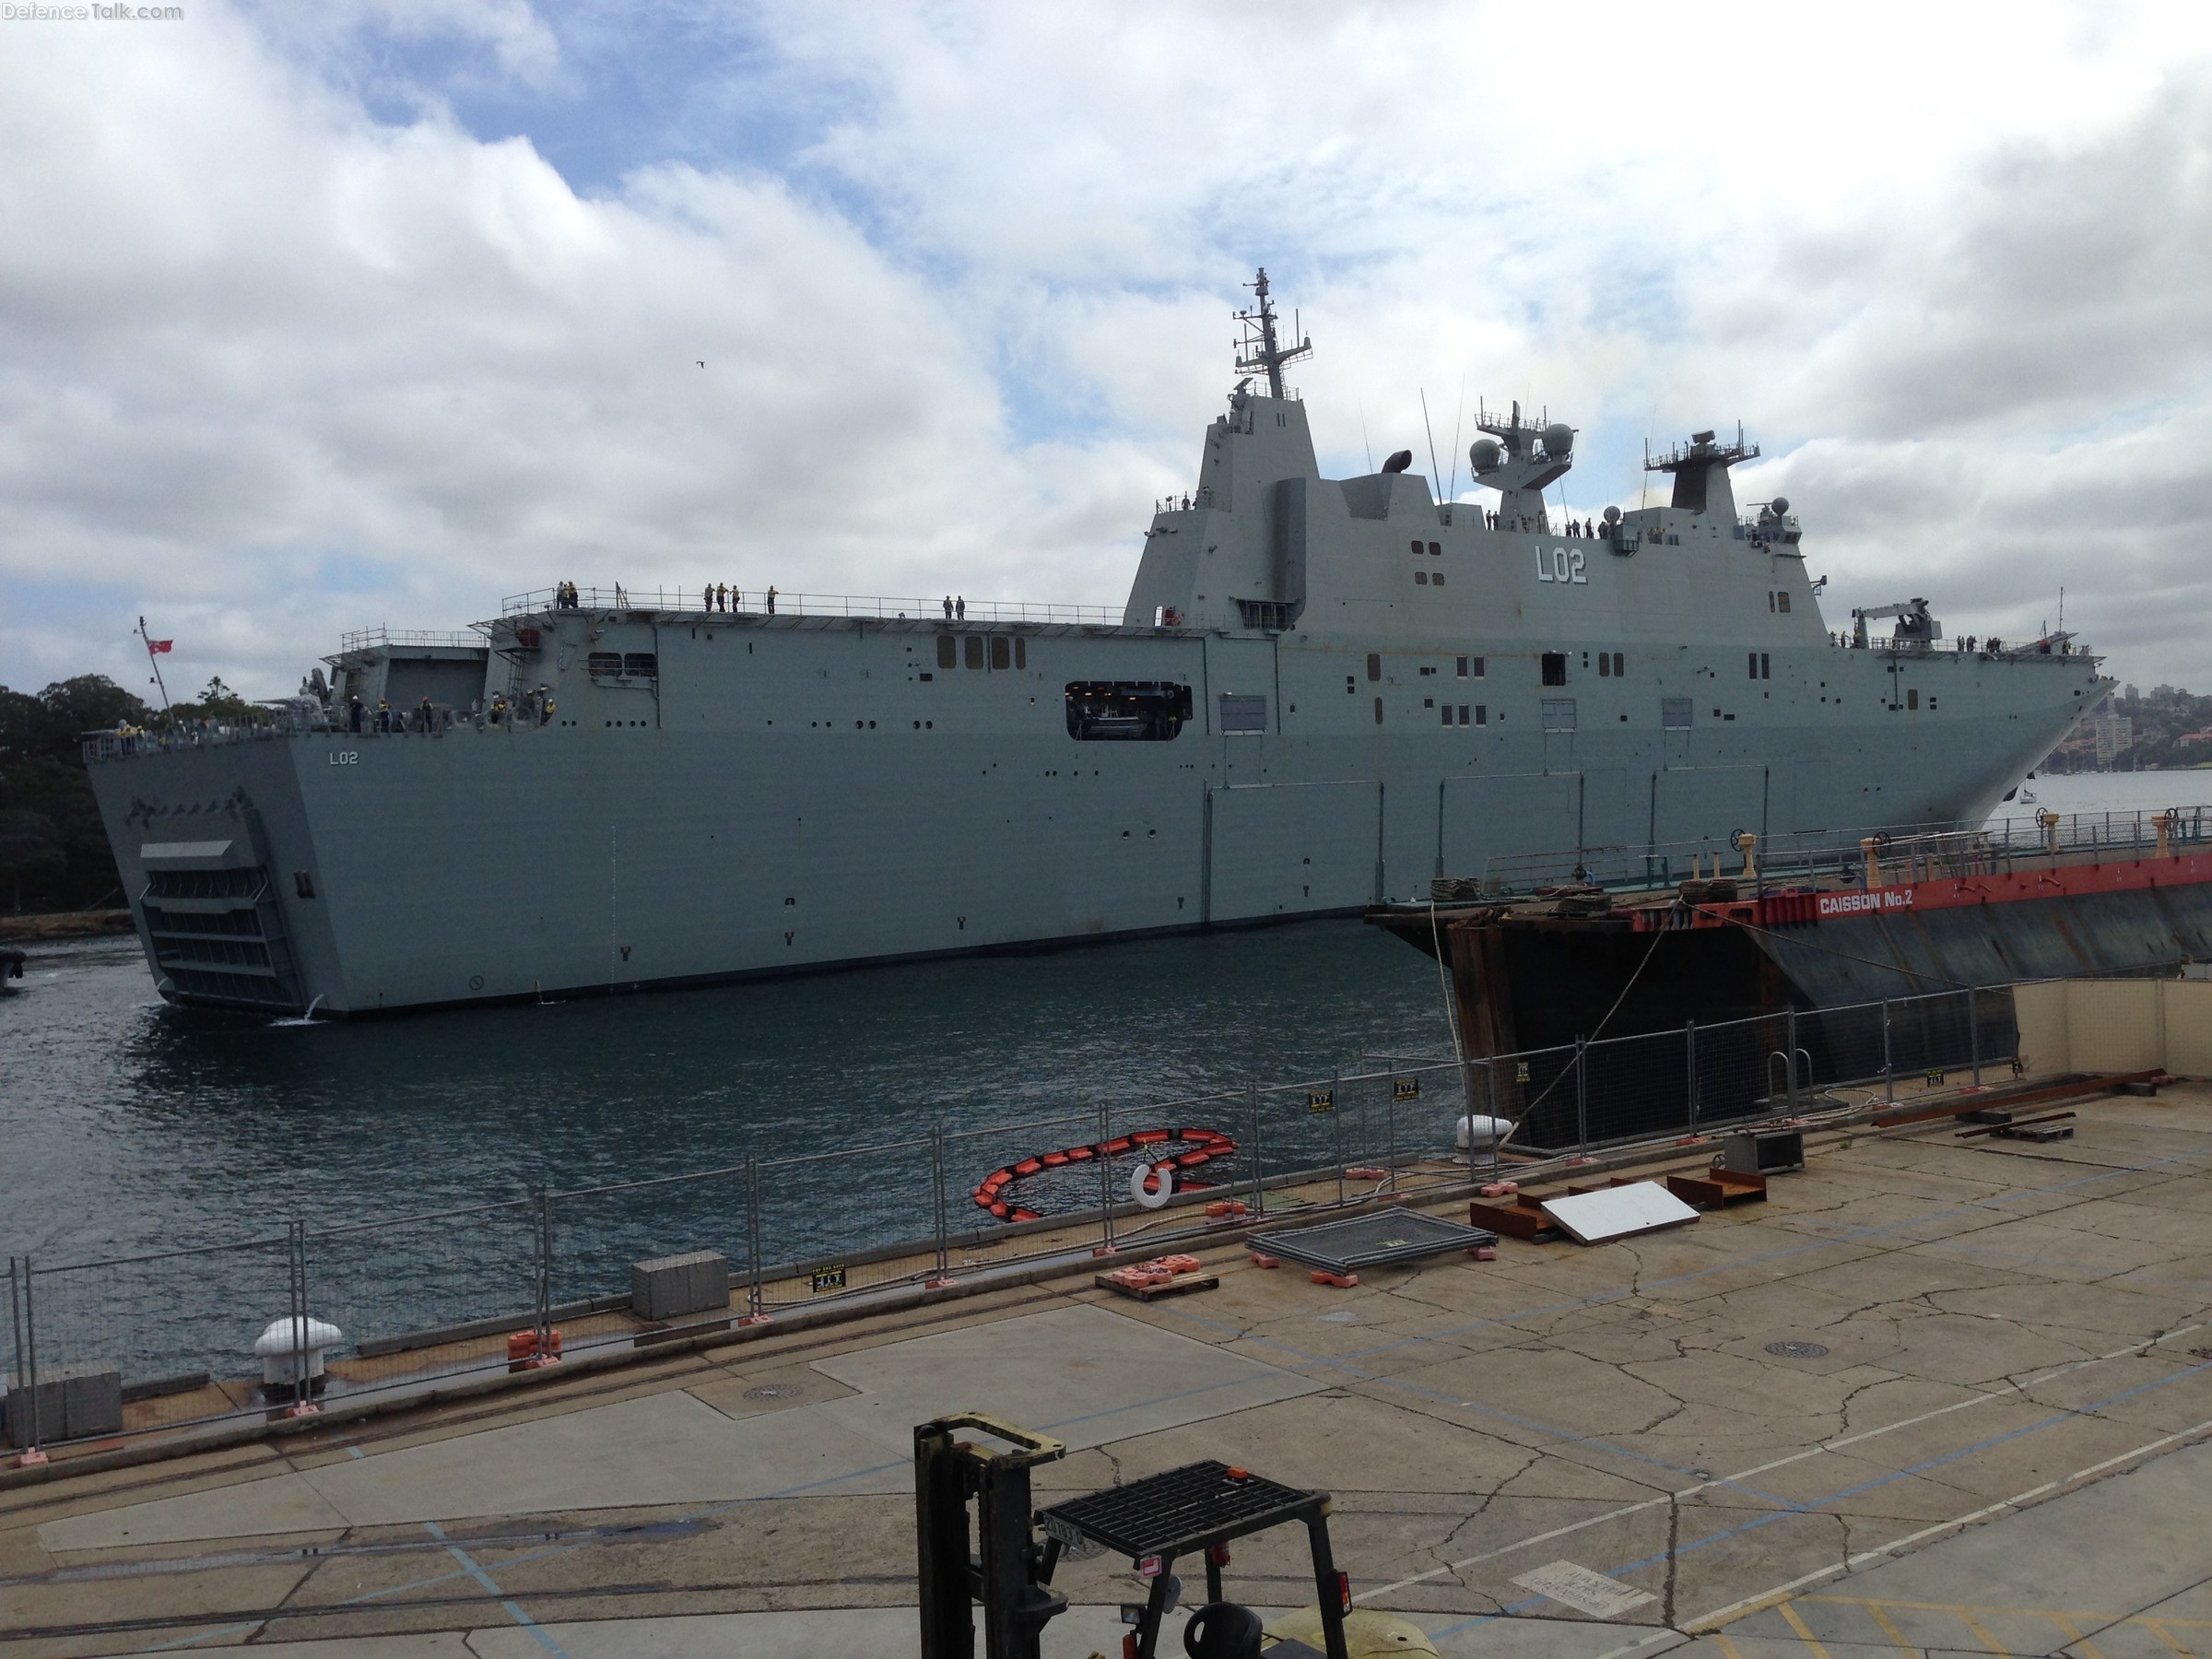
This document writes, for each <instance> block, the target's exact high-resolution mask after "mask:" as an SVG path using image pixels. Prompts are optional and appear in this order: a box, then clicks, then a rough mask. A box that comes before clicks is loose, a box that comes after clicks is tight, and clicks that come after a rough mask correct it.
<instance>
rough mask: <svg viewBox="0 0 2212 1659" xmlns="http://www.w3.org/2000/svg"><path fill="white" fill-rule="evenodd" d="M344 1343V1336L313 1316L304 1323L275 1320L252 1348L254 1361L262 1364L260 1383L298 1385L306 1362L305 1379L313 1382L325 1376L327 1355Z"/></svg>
mask: <svg viewBox="0 0 2212 1659" xmlns="http://www.w3.org/2000/svg"><path fill="white" fill-rule="evenodd" d="M345 1340H346V1333H345V1332H343V1331H341V1330H339V1329H338V1327H337V1326H336V1325H335V1324H331V1323H330V1322H329V1321H328V1320H326V1319H317V1318H315V1317H314V1315H312V1313H311V1314H309V1315H308V1316H307V1318H306V1319H304V1320H300V1319H296V1318H294V1317H292V1316H291V1315H287V1316H286V1317H284V1318H282V1319H272V1320H271V1321H269V1328H268V1329H267V1330H265V1331H264V1332H262V1334H261V1336H260V1339H259V1340H258V1341H256V1342H255V1343H254V1344H253V1357H254V1358H255V1359H258V1360H260V1361H261V1380H262V1381H263V1382H299V1381H300V1365H301V1362H302V1361H304V1362H305V1365H306V1375H307V1377H308V1379H309V1380H310V1381H312V1380H313V1379H314V1378H316V1377H319V1376H321V1375H322V1374H323V1355H324V1350H325V1349H328V1348H334V1347H337V1346H338V1344H340V1343H341V1342H344V1341H345Z"/></svg>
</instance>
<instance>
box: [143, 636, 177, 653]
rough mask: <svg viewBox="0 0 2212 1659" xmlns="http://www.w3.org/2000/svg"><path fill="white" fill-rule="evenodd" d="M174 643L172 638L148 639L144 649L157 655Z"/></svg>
mask: <svg viewBox="0 0 2212 1659" xmlns="http://www.w3.org/2000/svg"><path fill="white" fill-rule="evenodd" d="M175 643H176V641H174V640H148V641H147V642H146V649H147V652H148V653H150V654H151V655H154V656H159V655H160V654H161V653H163V652H165V651H167V650H168V649H169V648H170V647H171V646H172V645H174V644H175Z"/></svg>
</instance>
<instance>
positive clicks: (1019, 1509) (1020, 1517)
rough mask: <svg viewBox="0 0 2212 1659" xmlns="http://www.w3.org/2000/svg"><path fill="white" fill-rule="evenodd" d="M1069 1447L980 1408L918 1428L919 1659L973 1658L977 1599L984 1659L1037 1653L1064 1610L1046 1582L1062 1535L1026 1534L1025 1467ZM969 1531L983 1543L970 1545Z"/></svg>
mask: <svg viewBox="0 0 2212 1659" xmlns="http://www.w3.org/2000/svg"><path fill="white" fill-rule="evenodd" d="M961 1429H975V1430H982V1432H983V1433H984V1434H987V1435H989V1436H991V1437H992V1438H993V1439H994V1440H998V1441H1006V1443H1007V1445H1008V1446H1010V1447H1012V1448H1013V1450H1011V1451H995V1450H994V1449H992V1448H991V1447H988V1446H983V1445H979V1444H977V1443H976V1442H975V1441H964V1440H960V1439H959V1438H958V1435H957V1432H956V1431H957V1430H961ZM1066 1453H1067V1448H1066V1447H1065V1445H1063V1444H1062V1443H1061V1442H1060V1441H1056V1440H1053V1438H1052V1437H1051V1436H1049V1435H1043V1434H1037V1433H1033V1432H1032V1431H1030V1430H1027V1429H1018V1428H1017V1427H1015V1426H1014V1425H1013V1424H1012V1423H1005V1422H1001V1421H999V1420H998V1419H997V1418H991V1417H986V1416H984V1415H983V1414H982V1413H981V1412H973V1411H965V1412H956V1413H954V1414H952V1415H951V1416H948V1417H942V1418H936V1419H935V1421H933V1422H927V1423H923V1424H920V1425H918V1426H917V1427H916V1428H915V1430H914V1503H915V1508H916V1511H917V1520H918V1522H919V1525H918V1526H917V1528H916V1532H917V1535H918V1538H919V1542H920V1549H921V1562H920V1572H919V1588H920V1590H921V1599H922V1659H973V1656H974V1653H975V1619H974V1614H973V1612H972V1611H971V1609H972V1608H973V1606H974V1605H975V1604H976V1603H977V1602H979V1601H980V1602H981V1603H982V1606H983V1653H984V1655H985V1659H1039V1646H1038V1639H1039V1636H1040V1635H1041V1632H1042V1631H1043V1630H1044V1627H1045V1625H1046V1624H1047V1623H1049V1622H1050V1621H1051V1620H1052V1619H1053V1618H1057V1617H1058V1616H1059V1615H1061V1614H1062V1613H1065V1611H1066V1610H1067V1597H1066V1596H1065V1595H1060V1594H1054V1593H1053V1591H1052V1590H1050V1589H1049V1588H1047V1586H1048V1585H1050V1584H1051V1583H1052V1579H1053V1568H1054V1567H1055V1566H1056V1565H1057V1564H1058V1562H1059V1558H1060V1545H1059V1542H1058V1540H1056V1539H1054V1540H1052V1541H1050V1542H1048V1543H1047V1544H1045V1545H1044V1546H1043V1547H1039V1546H1038V1545H1037V1544H1035V1543H1034V1542H1033V1540H1032V1537H1031V1534H1030V1470H1031V1469H1032V1468H1034V1467H1035V1466H1036V1465H1039V1464H1042V1463H1051V1462H1053V1460H1054V1459H1056V1458H1060V1457H1064V1456H1065V1455H1066ZM971 1500H972V1501H973V1502H974V1504H975V1510H976V1513H975V1524H974V1527H973V1530H972V1531H971V1528H970V1525H969V1521H968V1505H969V1503H970V1501H971ZM971 1538H973V1539H975V1540H977V1541H978V1542H979V1543H980V1546H981V1547H980V1550H979V1551H976V1552H972V1553H971V1549H970V1547H969V1546H970V1540H971Z"/></svg>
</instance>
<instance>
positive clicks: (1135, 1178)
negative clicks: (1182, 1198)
mask: <svg viewBox="0 0 2212 1659" xmlns="http://www.w3.org/2000/svg"><path fill="white" fill-rule="evenodd" d="M1156 1175H1157V1176H1158V1177H1159V1185H1158V1186H1153V1185H1151V1184H1150V1182H1151V1179H1152V1177H1154V1176H1156ZM1174 1192H1175V1166H1174V1165H1173V1164H1171V1163H1162V1164H1159V1165H1158V1166H1154V1165H1152V1164H1148V1163H1140V1164H1138V1165H1137V1166H1136V1168H1135V1169H1134V1170H1132V1171H1129V1196H1130V1197H1132V1198H1134V1199H1135V1200H1136V1202H1137V1205H1138V1207H1140V1208H1143V1209H1158V1208H1159V1207H1160V1206H1162V1205H1164V1204H1165V1203H1167V1201H1168V1200H1169V1198H1170V1197H1171V1196H1172V1195H1173V1194H1174Z"/></svg>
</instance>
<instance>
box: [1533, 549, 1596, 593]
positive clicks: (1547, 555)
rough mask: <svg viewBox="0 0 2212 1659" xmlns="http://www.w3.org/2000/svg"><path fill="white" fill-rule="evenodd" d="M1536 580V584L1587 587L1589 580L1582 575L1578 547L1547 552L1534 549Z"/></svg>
mask: <svg viewBox="0 0 2212 1659" xmlns="http://www.w3.org/2000/svg"><path fill="white" fill-rule="evenodd" d="M1536 580H1537V581H1538V582H1570V583H1574V584H1579V585H1581V586H1583V587H1588V586H1589V585H1590V578H1589V577H1588V576H1587V575H1585V574H1584V573H1583V553H1582V549H1581V548H1579V547H1554V548H1552V549H1551V550H1550V551H1549V552H1546V551H1545V550H1544V549H1543V548H1542V547H1538V548H1537V549H1536Z"/></svg>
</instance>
